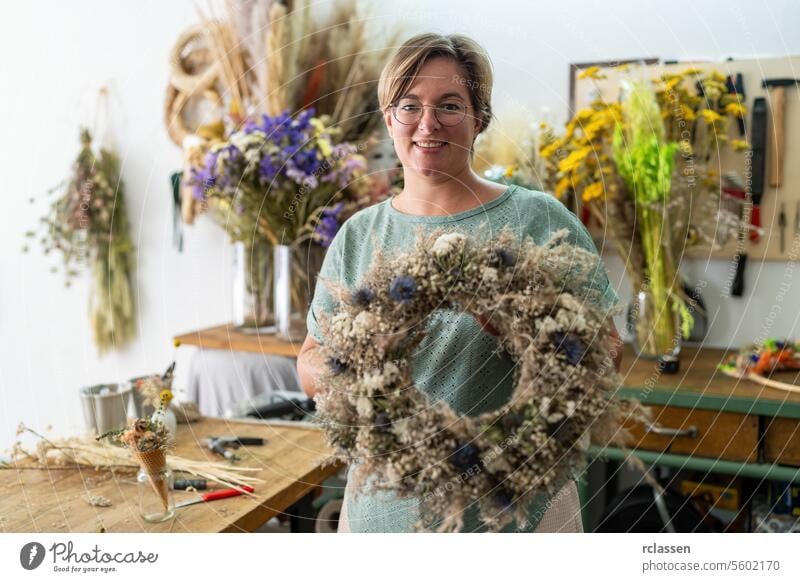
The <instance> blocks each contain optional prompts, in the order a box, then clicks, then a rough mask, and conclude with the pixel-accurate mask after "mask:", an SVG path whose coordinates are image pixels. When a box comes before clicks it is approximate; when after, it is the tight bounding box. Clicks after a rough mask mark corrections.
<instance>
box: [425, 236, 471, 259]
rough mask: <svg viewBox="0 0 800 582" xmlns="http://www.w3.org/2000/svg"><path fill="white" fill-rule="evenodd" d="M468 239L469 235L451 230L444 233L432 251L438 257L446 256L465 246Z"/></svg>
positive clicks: (434, 244)
mask: <svg viewBox="0 0 800 582" xmlns="http://www.w3.org/2000/svg"><path fill="white" fill-rule="evenodd" d="M466 240H467V237H466V236H464V235H463V234H461V233H460V232H449V233H446V234H443V235H442V236H440V237H439V238H437V239H436V241H435V242H434V243H433V247H431V252H432V253H433V254H434V255H436V256H437V257H444V256H446V255H449V254H451V253H453V252H455V251H458V250H461V249H462V248H464V243H465V242H466Z"/></svg>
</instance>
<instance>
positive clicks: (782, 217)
mask: <svg viewBox="0 0 800 582" xmlns="http://www.w3.org/2000/svg"><path fill="white" fill-rule="evenodd" d="M778 228H779V229H780V231H781V254H783V253H784V251H785V250H786V204H785V203H783V202H781V211H780V213H779V214H778Z"/></svg>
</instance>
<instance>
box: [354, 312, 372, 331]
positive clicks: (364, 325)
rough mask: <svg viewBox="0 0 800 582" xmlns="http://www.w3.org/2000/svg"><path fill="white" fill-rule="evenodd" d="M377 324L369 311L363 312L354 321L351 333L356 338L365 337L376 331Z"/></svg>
mask: <svg viewBox="0 0 800 582" xmlns="http://www.w3.org/2000/svg"><path fill="white" fill-rule="evenodd" d="M376 324H377V322H376V321H375V316H374V315H373V314H371V313H370V312H369V311H362V312H361V313H359V314H358V315H356V318H355V319H354V320H353V326H352V328H351V333H352V335H355V336H356V337H364V336H366V335H369V333H370V332H371V331H372V330H374V329H375V326H376Z"/></svg>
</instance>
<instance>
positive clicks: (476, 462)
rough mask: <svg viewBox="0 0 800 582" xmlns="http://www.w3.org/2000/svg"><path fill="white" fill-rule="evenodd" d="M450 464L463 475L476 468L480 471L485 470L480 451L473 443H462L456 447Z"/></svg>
mask: <svg viewBox="0 0 800 582" xmlns="http://www.w3.org/2000/svg"><path fill="white" fill-rule="evenodd" d="M450 462H451V463H452V464H453V466H454V467H455V468H456V469H458V470H459V471H461V472H462V473H463V472H465V471H469V470H470V469H473V468H476V467H477V468H478V469H479V470H480V469H482V468H483V462H482V461H481V452H480V449H478V447H476V446H475V445H474V444H472V443H461V444H459V445H458V446H456V449H455V450H454V451H453V454H452V456H451V457H450Z"/></svg>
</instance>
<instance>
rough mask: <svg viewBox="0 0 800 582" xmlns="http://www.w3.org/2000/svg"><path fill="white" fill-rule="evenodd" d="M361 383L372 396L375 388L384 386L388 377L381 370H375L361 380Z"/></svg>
mask: <svg viewBox="0 0 800 582" xmlns="http://www.w3.org/2000/svg"><path fill="white" fill-rule="evenodd" d="M361 384H362V385H363V386H364V388H366V389H367V394H369V395H370V396H371V395H372V394H374V393H375V390H378V389H379V388H383V387H384V386H385V385H386V379H385V378H384V376H383V374H381V373H380V372H374V373H372V374H367V375H365V376H364V379H363V380H362V381H361Z"/></svg>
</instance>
